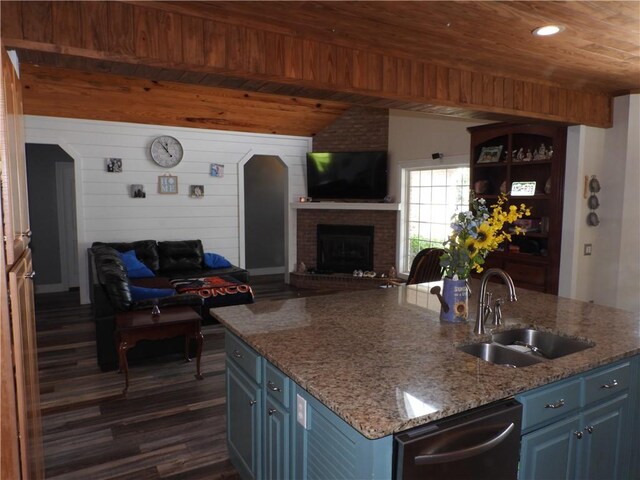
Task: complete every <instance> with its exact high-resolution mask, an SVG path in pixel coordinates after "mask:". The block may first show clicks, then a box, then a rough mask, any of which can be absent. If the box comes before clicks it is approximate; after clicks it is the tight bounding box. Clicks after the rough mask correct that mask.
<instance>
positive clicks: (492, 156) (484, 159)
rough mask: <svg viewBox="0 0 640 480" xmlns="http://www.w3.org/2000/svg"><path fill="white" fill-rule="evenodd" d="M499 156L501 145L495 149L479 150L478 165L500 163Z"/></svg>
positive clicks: (483, 148)
mask: <svg viewBox="0 0 640 480" xmlns="http://www.w3.org/2000/svg"><path fill="white" fill-rule="evenodd" d="M501 154H502V145H498V146H495V147H482V150H480V156H479V157H478V163H497V162H499V161H500V155H501Z"/></svg>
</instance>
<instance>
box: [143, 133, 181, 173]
mask: <svg viewBox="0 0 640 480" xmlns="http://www.w3.org/2000/svg"><path fill="white" fill-rule="evenodd" d="M183 155H184V152H183V150H182V145H181V144H180V142H179V141H178V140H176V139H175V138H173V137H170V136H168V135H163V136H162V137H158V138H156V139H155V140H154V141H153V143H152V144H151V158H152V159H153V161H154V162H156V163H157V164H158V165H160V166H161V167H165V168H171V167H175V166H176V165H177V164H179V163H180V161H181V160H182V156H183Z"/></svg>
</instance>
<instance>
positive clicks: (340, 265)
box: [317, 224, 373, 273]
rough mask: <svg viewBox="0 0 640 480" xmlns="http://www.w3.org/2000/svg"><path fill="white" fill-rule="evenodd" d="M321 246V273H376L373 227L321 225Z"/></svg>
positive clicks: (319, 240) (318, 238)
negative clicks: (372, 271)
mask: <svg viewBox="0 0 640 480" xmlns="http://www.w3.org/2000/svg"><path fill="white" fill-rule="evenodd" d="M317 246H318V256H317V261H318V263H317V270H318V271H319V272H326V273H352V272H353V271H354V270H373V226H369V225H323V224H318V226H317Z"/></svg>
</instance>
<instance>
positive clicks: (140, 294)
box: [129, 285, 176, 302]
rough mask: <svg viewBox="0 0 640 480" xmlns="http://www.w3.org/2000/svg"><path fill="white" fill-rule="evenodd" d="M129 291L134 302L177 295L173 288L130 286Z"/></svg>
mask: <svg viewBox="0 0 640 480" xmlns="http://www.w3.org/2000/svg"><path fill="white" fill-rule="evenodd" d="M129 291H130V292H131V299H132V300H133V301H134V302H139V301H140V300H146V299H148V298H161V297H170V296H172V295H175V294H176V291H175V290H174V289H173V288H144V287H136V286H135V285H129Z"/></svg>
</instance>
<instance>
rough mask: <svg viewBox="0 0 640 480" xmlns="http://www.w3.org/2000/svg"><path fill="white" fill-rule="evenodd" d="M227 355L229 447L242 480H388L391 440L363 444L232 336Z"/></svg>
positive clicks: (363, 440) (356, 434) (347, 427)
mask: <svg viewBox="0 0 640 480" xmlns="http://www.w3.org/2000/svg"><path fill="white" fill-rule="evenodd" d="M225 348H226V354H227V362H226V363H227V375H226V378H227V444H228V447H229V457H230V459H231V461H232V463H233V464H234V466H235V467H236V468H237V470H238V472H239V473H240V476H241V477H242V478H243V479H244V480H262V479H265V480H267V479H268V480H286V479H293V478H295V479H296V480H298V479H299V480H325V479H327V478H340V479H342V478H368V479H371V480H376V479H385V480H386V479H389V478H391V462H392V457H393V452H392V448H393V438H392V436H388V437H384V438H381V439H378V440H369V439H368V438H365V437H364V436H363V435H361V434H360V433H359V432H358V431H356V430H355V429H354V428H353V427H351V426H350V425H348V424H347V423H346V422H345V421H343V420H342V419H340V418H339V417H338V416H337V415H336V414H335V413H333V412H332V411H331V410H329V409H328V408H327V407H325V406H324V405H322V404H321V403H320V402H319V401H317V400H316V399H315V398H314V397H312V396H311V395H309V394H308V393H307V392H306V391H305V390H303V389H302V388H300V387H299V386H298V385H296V384H295V383H294V382H293V381H292V380H291V379H289V378H288V377H287V376H286V375H284V374H283V373H282V372H281V371H280V370H278V369H277V368H275V367H274V366H273V365H272V364H270V363H269V362H267V361H266V360H265V359H264V358H262V357H260V356H259V355H258V354H257V353H256V352H255V351H254V350H253V349H251V348H249V347H248V346H247V345H246V344H245V343H244V342H242V341H241V340H240V339H238V338H237V337H235V336H233V335H232V334H230V333H229V332H227V334H226V339H225ZM298 395H299V396H300V397H301V398H302V399H303V400H304V402H303V403H306V408H305V414H306V421H307V422H306V428H305V427H304V426H303V425H301V424H300V423H299V422H297V420H296V413H297V401H296V397H297V396H298Z"/></svg>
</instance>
